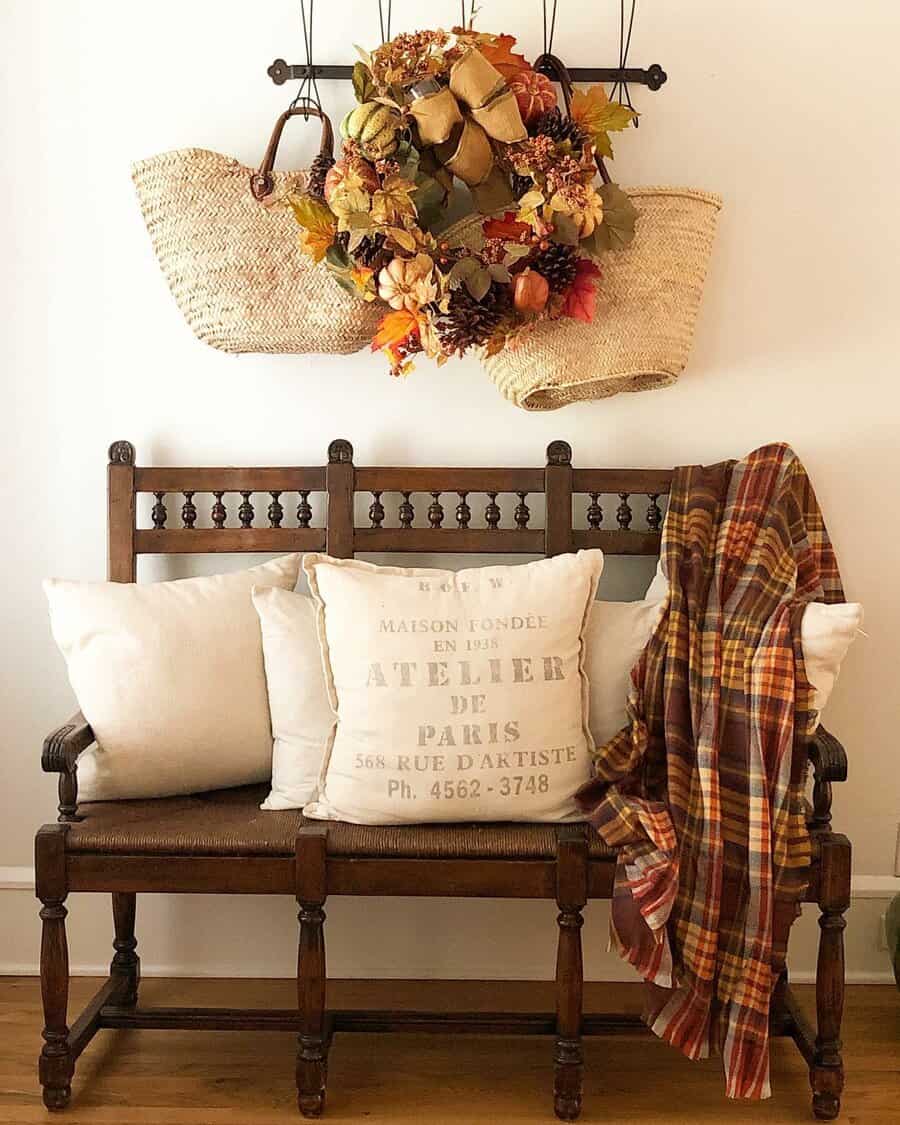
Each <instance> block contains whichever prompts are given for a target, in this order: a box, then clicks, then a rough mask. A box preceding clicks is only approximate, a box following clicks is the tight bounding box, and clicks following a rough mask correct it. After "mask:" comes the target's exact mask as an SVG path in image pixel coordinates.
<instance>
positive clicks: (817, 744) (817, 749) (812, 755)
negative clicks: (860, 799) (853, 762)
mask: <svg viewBox="0 0 900 1125" xmlns="http://www.w3.org/2000/svg"><path fill="white" fill-rule="evenodd" d="M809 760H810V762H811V763H812V767H813V775H814V777H815V779H816V781H846V780H847V751H846V750H845V749H844V747H843V746H842V745H841V743H840V742H839V741H838V740H837V739H836V738H835V737H834V735H833V734H831V733H830V731H827V730H825V728H824V727H823V726H820V727H819V728H818V729H817V730H816V733H815V734H814V735H813V736H812V740H811V742H810V744H809Z"/></svg>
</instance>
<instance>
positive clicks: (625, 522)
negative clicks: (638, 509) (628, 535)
mask: <svg viewBox="0 0 900 1125" xmlns="http://www.w3.org/2000/svg"><path fill="white" fill-rule="evenodd" d="M630 495H631V493H630V492H620V493H619V499H620V500H621V501H622V503H621V504H620V505H619V506H618V508H617V509H616V520H617V522H618V524H619V527H620V528H621V529H622V530H623V531H627V530H628V529H629V527H631V520H632V517H633V515H634V513H633V512H632V510H631V505H630V504H629V503H628V497H629V496H630Z"/></svg>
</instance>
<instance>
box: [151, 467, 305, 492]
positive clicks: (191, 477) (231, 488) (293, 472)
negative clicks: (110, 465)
mask: <svg viewBox="0 0 900 1125" xmlns="http://www.w3.org/2000/svg"><path fill="white" fill-rule="evenodd" d="M134 487H135V491H136V492H185V491H193V492H212V491H213V489H218V490H220V491H222V492H240V491H242V490H248V491H250V492H269V491H270V490H272V489H275V490H280V491H282V492H296V491H298V490H299V489H301V488H305V489H308V490H309V491H310V492H321V491H322V490H323V489H324V488H325V469H324V468H318V467H317V468H289V467H285V468H259V469H253V468H249V469H244V468H238V469H234V468H220V469H217V468H212V467H209V468H206V467H204V468H197V469H191V468H159V469H135V470H134Z"/></svg>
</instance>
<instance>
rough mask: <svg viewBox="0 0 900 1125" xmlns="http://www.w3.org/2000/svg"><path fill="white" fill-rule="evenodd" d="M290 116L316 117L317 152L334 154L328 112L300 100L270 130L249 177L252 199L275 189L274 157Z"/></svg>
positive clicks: (312, 103)
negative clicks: (319, 126) (318, 128)
mask: <svg viewBox="0 0 900 1125" xmlns="http://www.w3.org/2000/svg"><path fill="white" fill-rule="evenodd" d="M291 117H303V118H304V119H308V118H310V117H318V118H319V120H320V121H321V122H322V140H321V142H320V144H319V153H320V155H322V156H330V157H333V156H334V129H333V128H332V126H331V119H330V118H329V116H328V114H327V113H326V112H325V111H324V110H323V109H321V108H320V107H319V106H317V105H316V104H315V103H314V102H301V103H300V104H298V105H296V106H291V108H290V109H286V110H285V111H284V113H282V115H281V116H280V117H279V118H278V120H277V121H276V122H275V128H274V129H273V130H272V136H271V137H270V139H269V144H268V146H267V147H266V151H265V153H264V155H263V158H262V163H261V164H260V166H259V168H258V169H257V171H256V172H254V173H253V175H252V176H251V177H250V190H251V191H252V192H253V197H254V199H258V200H260V201H262V200H263V199H265V198H266V196H267V195H271V194H272V192H273V191H274V190H275V179H274V177H273V175H272V169H273V168H274V167H275V157H276V155H277V154H278V145H279V143H280V141H281V134H282V132H283V131H284V127H285V124H286V123H287V121H288V119H289V118H291Z"/></svg>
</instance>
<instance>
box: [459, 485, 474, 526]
mask: <svg viewBox="0 0 900 1125" xmlns="http://www.w3.org/2000/svg"><path fill="white" fill-rule="evenodd" d="M456 495H457V496H458V497H459V503H458V504H457V505H456V526H457V527H461V528H463V529H465V528H467V527H468V526H469V520H470V519H471V518H472V509H471V508H470V507H469V504H468V501H467V499H466V498H467V497H468V495H469V494H468V492H457V494H456Z"/></svg>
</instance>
